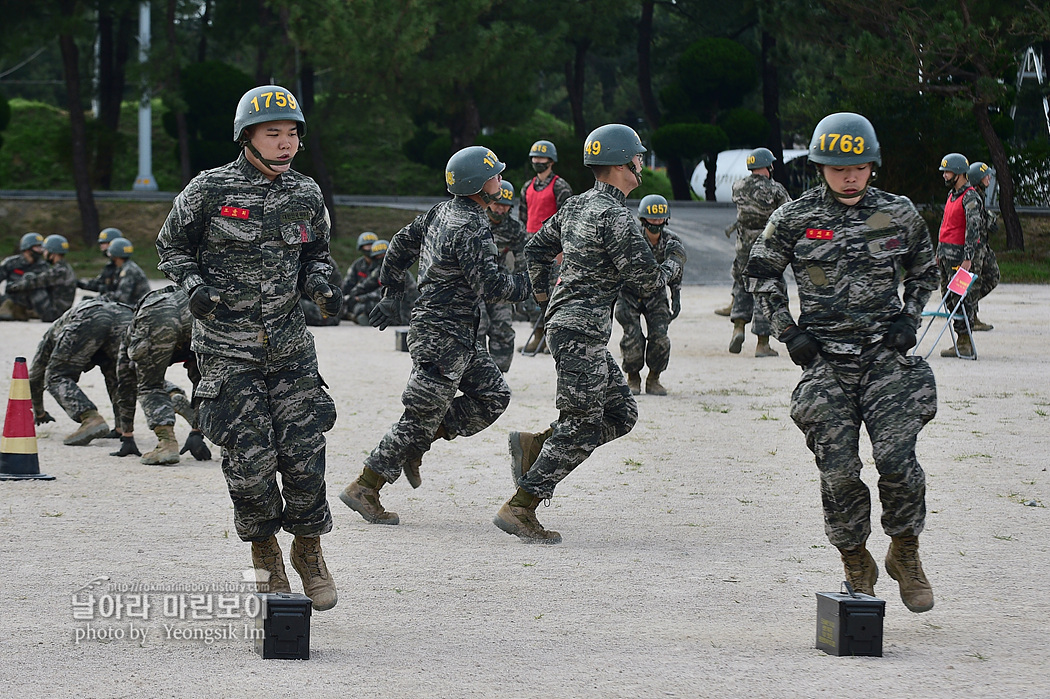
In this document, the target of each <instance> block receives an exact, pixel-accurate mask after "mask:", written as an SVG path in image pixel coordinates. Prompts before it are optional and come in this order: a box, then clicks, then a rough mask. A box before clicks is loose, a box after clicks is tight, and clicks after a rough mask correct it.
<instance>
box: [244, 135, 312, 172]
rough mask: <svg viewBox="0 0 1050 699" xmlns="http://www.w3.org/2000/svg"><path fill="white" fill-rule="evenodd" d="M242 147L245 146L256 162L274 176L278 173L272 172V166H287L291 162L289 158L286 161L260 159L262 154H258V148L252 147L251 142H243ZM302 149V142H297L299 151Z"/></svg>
mask: <svg viewBox="0 0 1050 699" xmlns="http://www.w3.org/2000/svg"><path fill="white" fill-rule="evenodd" d="M244 145H245V147H246V148H247V149H248V150H250V151H251V152H252V155H254V156H255V157H256V159H257V160H258V161H259V162H260V163H262V164H263V165H265V166H266V169H267V170H269V171H270V172H272V173H274V174H275V175H279V174H280V173H279V172H277V170H274V169H273V166H274V165H287V164H289V163H291V162H292V160H291V158H289V159H288V160H269V159H267V158H264V157H262V153H260V152H259V149H258V148H256V147H255V146H254V145H253V144H252V142H251V141H245V142H244ZM302 149H303V142H302V141H300V142H299V150H302ZM299 150H297V151H296V152H295V153H296V154H298V152H299ZM292 157H293V158H294V157H295V154H293V156H292Z"/></svg>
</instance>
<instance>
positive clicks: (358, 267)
mask: <svg viewBox="0 0 1050 699" xmlns="http://www.w3.org/2000/svg"><path fill="white" fill-rule="evenodd" d="M380 267H382V265H381V264H376V263H375V260H373V259H372V258H371V257H369V256H368V255H361V257H359V258H357V259H356V260H354V261H353V262H352V263H351V264H350V267H349V268H348V269H347V270H346V276H345V277H344V278H343V296H346V297H348V298H349V297H350V296H352V295H353V294H351V292H352V291H353V290H354V287H355V286H357V285H358V284H360V283H361V282H363V281H364V280H366V279H368V277H369V276H370V275H372V274H378V273H379V268H380Z"/></svg>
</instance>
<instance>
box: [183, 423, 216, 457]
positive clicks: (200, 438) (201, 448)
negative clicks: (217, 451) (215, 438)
mask: <svg viewBox="0 0 1050 699" xmlns="http://www.w3.org/2000/svg"><path fill="white" fill-rule="evenodd" d="M186 452H189V453H190V454H193V458H194V459H196V460H197V461H211V449H209V448H208V445H207V444H205V443H204V433H203V432H201V431H200V430H194V431H192V432H190V436H189V437H187V438H186V443H185V444H183V445H182V451H180V452H179V453H180V454H185V453H186Z"/></svg>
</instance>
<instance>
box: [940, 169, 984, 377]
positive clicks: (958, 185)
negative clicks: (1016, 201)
mask: <svg viewBox="0 0 1050 699" xmlns="http://www.w3.org/2000/svg"><path fill="white" fill-rule="evenodd" d="M939 169H940V171H941V174H942V175H943V178H944V186H945V187H947V188H948V189H949V192H948V200H947V201H946V202H945V204H944V216H943V217H942V219H941V229H940V232H939V234H938V238H937V239H938V243H937V266H938V268H939V269H940V273H941V295H942V296H944V295H945V294H947V293H949V291H948V282H950V281H951V279H952V277H953V276H955V272H956V270H958V269H959V268H960V267H961V268H962V269H965V270H966V271H967V272H970V271H972V272H977V271H978V270H977V269H976V268H975V267H974V266H973V261H974V258H975V257H976V255H977V248H978V247H980V244H981V238H982V237H983V236H984V233H985V226H986V223H985V219H984V206H983V204H982V202H981V195H980V194H978V193H977V190H976V189H974V188H973V187H971V186H970V184H969V182H967V176H968V175H969V172H970V162H969V161H968V160H967V159H966V156H964V155H962V154H961V153H949V154H948V155H946V156H944V157H943V158H942V159H941V166H940V168H939ZM976 303H977V298H976V294H974V293H973V292H972V291H971V293H968V294H966V298H965V299H964V300H963V311H964V312H965V313H966V318H957V319H956V320H955V332H956V334H957V335H958V340H957V342H956V345H957V346H958V353H957V352H956V346H955V345H953V346H952V347H947V348H945V349H943V350H941V356H942V357H956V356H961V357H962V358H964V359H970V358H972V357H973V345H972V343H971V342H970V335H969V333H968V331H967V329H966V327H967V326H966V319H967V318H968V319H969V321H970V327H971V328H972V327H973V325H974V320H975V318H976V315H977V310H976ZM953 305H954V303H953V302H951V301H949V306H953Z"/></svg>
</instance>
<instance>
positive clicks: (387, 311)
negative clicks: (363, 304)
mask: <svg viewBox="0 0 1050 699" xmlns="http://www.w3.org/2000/svg"><path fill="white" fill-rule="evenodd" d="M400 306H401V304H400V303H398V300H397V296H396V295H391V296H384V297H383V298H381V299H380V300H379V303H377V304H376V305H375V308H373V309H372V310H371V311H369V312H368V322H369V323H371V324H372V327H373V328H379V329H380V330H386V329H387V327H388V326H389V325H390V324H391V323H393V322H396V321H397V320H398V318H399V317H400V316H401V311H400Z"/></svg>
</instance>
